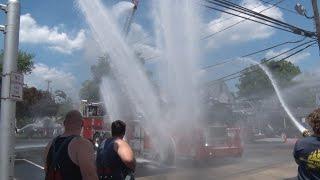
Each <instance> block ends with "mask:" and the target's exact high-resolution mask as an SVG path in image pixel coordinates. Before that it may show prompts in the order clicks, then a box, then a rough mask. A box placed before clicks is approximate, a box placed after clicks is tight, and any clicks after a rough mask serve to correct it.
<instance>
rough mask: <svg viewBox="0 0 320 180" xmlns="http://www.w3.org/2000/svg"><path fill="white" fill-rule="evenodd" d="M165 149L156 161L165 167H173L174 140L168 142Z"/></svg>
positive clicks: (158, 154)
mask: <svg viewBox="0 0 320 180" xmlns="http://www.w3.org/2000/svg"><path fill="white" fill-rule="evenodd" d="M168 142H170V143H168V144H167V146H166V147H165V148H163V149H162V152H159V153H157V155H156V157H155V159H156V160H158V161H160V162H161V163H163V164H165V165H169V166H170V165H173V164H174V163H175V145H174V142H173V139H171V140H170V141H168Z"/></svg>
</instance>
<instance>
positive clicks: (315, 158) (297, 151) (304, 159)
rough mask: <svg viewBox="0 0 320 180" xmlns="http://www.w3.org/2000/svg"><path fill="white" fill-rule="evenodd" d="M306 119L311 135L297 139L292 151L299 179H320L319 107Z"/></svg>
mask: <svg viewBox="0 0 320 180" xmlns="http://www.w3.org/2000/svg"><path fill="white" fill-rule="evenodd" d="M307 121H308V123H309V125H310V127H311V128H312V130H313V135H312V136H308V137H305V138H303V139H300V140H298V141H297V142H296V144H295V147H294V152H293V155H294V158H295V161H296V163H297V164H298V166H299V167H298V179H299V180H313V179H320V109H316V110H315V111H313V112H312V113H311V114H310V115H309V116H308V117H307Z"/></svg>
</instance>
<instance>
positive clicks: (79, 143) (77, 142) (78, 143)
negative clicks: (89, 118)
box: [72, 136, 93, 148]
mask: <svg viewBox="0 0 320 180" xmlns="http://www.w3.org/2000/svg"><path fill="white" fill-rule="evenodd" d="M72 142H73V144H74V146H75V147H78V148H81V147H92V146H93V145H92V143H91V141H89V140H88V139H85V138H83V137H81V136H77V137H75V138H73V139H72Z"/></svg>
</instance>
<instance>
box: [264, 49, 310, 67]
mask: <svg viewBox="0 0 320 180" xmlns="http://www.w3.org/2000/svg"><path fill="white" fill-rule="evenodd" d="M288 50H289V49H287V48H285V49H281V50H279V51H275V50H270V51H268V52H267V53H266V55H265V57H266V58H267V59H269V58H272V57H274V56H277V55H279V54H281V53H284V52H285V51H288ZM288 55H289V53H284V54H283V55H281V56H279V57H278V58H276V59H280V58H285V57H287V56H288ZM310 55H311V54H310V53H309V52H302V53H299V54H296V55H294V56H292V57H290V58H288V59H286V60H287V61H290V62H292V63H295V64H296V63H299V62H300V61H301V60H304V59H306V58H307V57H308V56H310Z"/></svg>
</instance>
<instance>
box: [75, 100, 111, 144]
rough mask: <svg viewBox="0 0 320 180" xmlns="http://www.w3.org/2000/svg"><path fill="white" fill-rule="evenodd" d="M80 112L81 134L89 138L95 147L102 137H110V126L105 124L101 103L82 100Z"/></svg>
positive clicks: (105, 117) (106, 117)
mask: <svg viewBox="0 0 320 180" xmlns="http://www.w3.org/2000/svg"><path fill="white" fill-rule="evenodd" d="M80 112H81V114H82V117H83V123H82V125H83V128H82V136H83V137H84V138H86V139H88V140H90V141H91V142H92V143H93V144H94V145H95V147H98V145H99V144H100V142H101V140H102V139H103V138H107V137H111V131H110V126H108V125H107V123H105V122H107V121H108V116H106V113H105V110H104V106H103V103H94V102H88V101H87V100H82V101H81V104H80Z"/></svg>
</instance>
